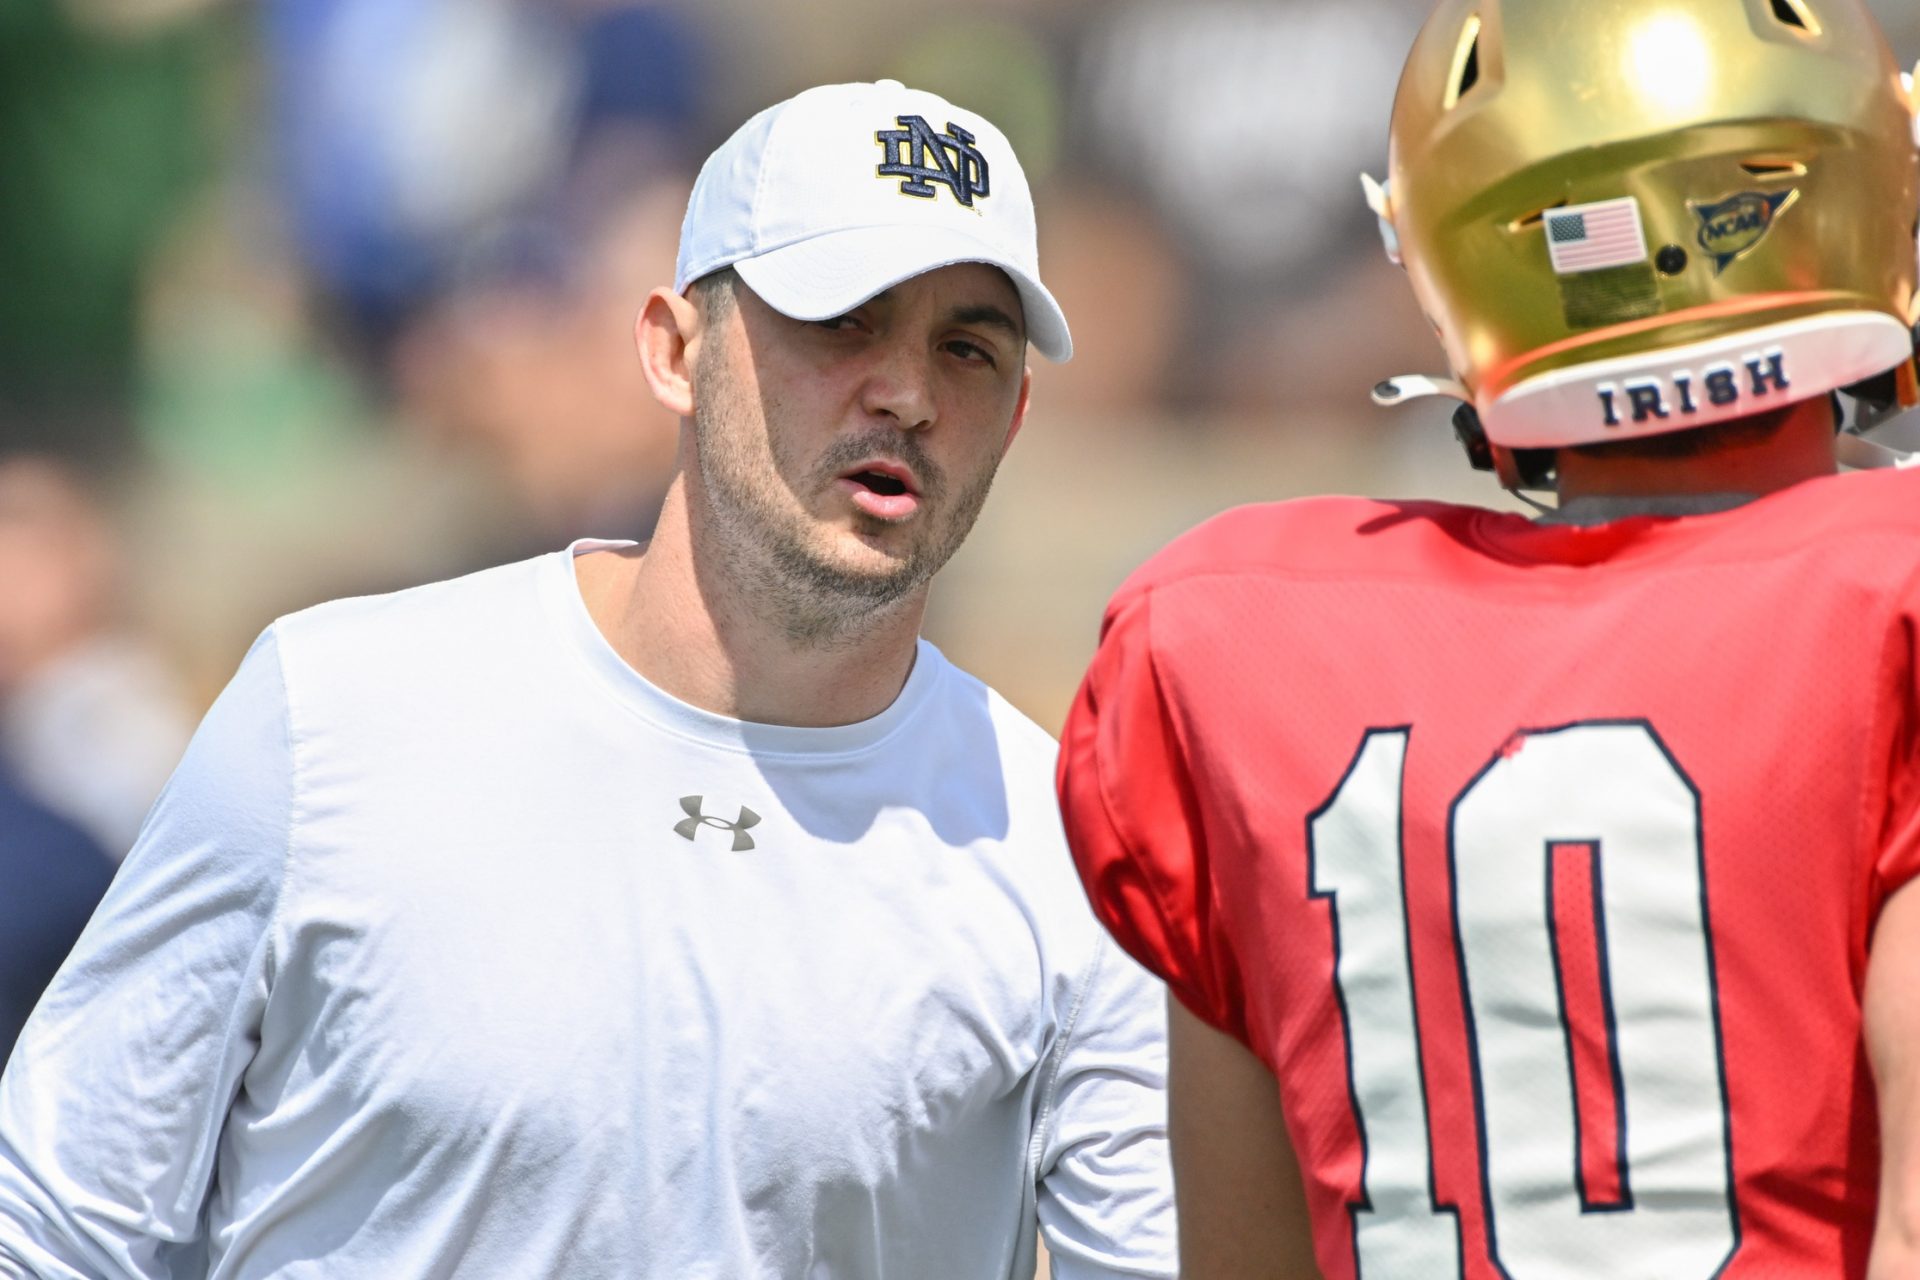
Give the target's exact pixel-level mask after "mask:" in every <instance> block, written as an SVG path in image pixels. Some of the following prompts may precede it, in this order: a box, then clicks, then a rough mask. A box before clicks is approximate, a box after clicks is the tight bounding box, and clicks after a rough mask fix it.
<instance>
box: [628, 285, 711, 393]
mask: <svg viewBox="0 0 1920 1280" xmlns="http://www.w3.org/2000/svg"><path fill="white" fill-rule="evenodd" d="M700 337H701V316H700V309H699V308H698V307H696V306H695V305H694V304H693V300H692V299H690V298H683V297H681V296H680V295H679V294H677V293H675V292H674V291H673V290H671V289H668V288H666V287H664V286H662V287H661V288H658V289H655V290H654V291H653V292H652V293H650V294H648V295H647V300H646V302H645V303H644V304H643V305H642V306H641V308H640V316H639V318H638V319H637V320H635V321H634V323H633V345H634V347H635V349H636V350H638V351H639V353H640V370H641V372H642V373H644V374H645V375H646V378H647V386H648V387H649V388H651V389H652V391H653V398H654V399H655V400H658V401H659V402H660V403H661V404H662V405H663V406H665V407H666V409H667V410H668V412H670V413H672V414H674V415H675V416H677V417H681V418H691V417H692V416H693V355H694V352H695V349H696V348H697V347H698V346H699V343H700Z"/></svg>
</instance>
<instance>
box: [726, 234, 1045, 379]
mask: <svg viewBox="0 0 1920 1280" xmlns="http://www.w3.org/2000/svg"><path fill="white" fill-rule="evenodd" d="M962 262H984V263H986V264H988V265H989V266H995V267H998V268H1000V269H1001V270H1002V271H1004V272H1006V273H1007V278H1008V279H1009V280H1011V281H1013V287H1014V288H1015V289H1016V290H1018V291H1019V293H1020V305H1021V308H1022V310H1023V311H1024V312H1025V313H1026V315H1025V319H1026V326H1027V341H1028V342H1030V343H1032V344H1033V347H1034V349H1035V350H1036V351H1038V352H1039V353H1040V354H1041V355H1043V356H1045V357H1046V358H1047V359H1049V360H1052V361H1053V362H1055V363H1056V364H1060V363H1064V362H1066V361H1067V360H1070V359H1072V358H1073V335H1072V334H1071V333H1070V332H1068V330H1067V317H1066V316H1065V314H1063V313H1062V312H1061V310H1060V304H1059V303H1057V302H1055V301H1054V300H1053V295H1052V294H1051V293H1048V292H1047V290H1046V287H1045V286H1044V285H1042V284H1041V283H1040V282H1039V281H1038V280H1037V279H1035V278H1034V277H1032V276H1030V275H1028V274H1027V273H1026V272H1025V271H1023V270H1022V269H1021V268H1019V267H1017V266H1015V265H1014V264H1013V263H1011V262H1008V261H1007V259H1006V257H1005V255H1003V254H1000V253H997V252H996V251H995V250H994V249H993V248H992V247H991V246H989V245H988V244H986V243H985V242H983V241H980V240H976V239H974V238H973V237H971V236H968V235H966V234H964V233H962V232H959V231H955V230H953V229H951V228H946V227H853V228H849V229H848V230H845V231H834V232H829V233H828V234H826V235H820V236H814V237H813V238H812V239H809V240H802V241H799V242H798V243H796V244H790V245H786V246H784V247H782V248H779V249H773V250H770V251H768V252H766V253H763V254H760V255H759V256H757V257H753V258H743V259H741V260H740V261H738V262H735V263H734V264H733V267H734V270H736V271H738V272H739V273H740V278H741V279H742V280H745V281H746V282H747V287H748V288H750V289H752V290H753V291H754V293H756V294H758V295H759V296H760V300H761V301H763V302H765V303H766V304H767V305H768V306H770V307H772V308H773V309H774V310H775V311H778V312H780V313H781V314H782V315H787V316H791V317H793V318H794V319H795V320H825V319H827V318H829V317H831V316H839V315H845V314H846V313H847V312H849V311H851V310H853V309H854V308H855V307H857V306H859V305H860V304H861V303H863V302H865V301H867V299H869V298H871V297H873V296H874V295H875V294H878V293H884V292H886V291H887V290H888V289H891V288H893V287H894V286H895V285H897V284H899V283H900V282H901V281H903V280H911V279H912V278H913V277H915V276H918V275H924V274H925V273H927V272H929V271H935V270H938V269H939V268H941V267H951V266H954V265H957V264H959V263H962Z"/></svg>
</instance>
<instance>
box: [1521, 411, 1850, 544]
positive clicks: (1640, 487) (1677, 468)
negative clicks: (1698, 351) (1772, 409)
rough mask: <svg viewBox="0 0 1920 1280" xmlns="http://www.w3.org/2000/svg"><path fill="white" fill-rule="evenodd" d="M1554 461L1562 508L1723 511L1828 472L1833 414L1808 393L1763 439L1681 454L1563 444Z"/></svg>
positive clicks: (1674, 512) (1831, 466)
mask: <svg viewBox="0 0 1920 1280" xmlns="http://www.w3.org/2000/svg"><path fill="white" fill-rule="evenodd" d="M1557 465H1558V470H1559V492H1560V506H1561V509H1562V510H1563V511H1569V512H1571V511H1577V510H1580V509H1582V508H1585V509H1590V510H1609V509H1617V510H1619V511H1622V512H1627V511H1630V510H1637V511H1639V512H1641V513H1643V514H1671V515H1690V514H1695V513H1697V512H1700V511H1711V510H1724V509H1726V508H1727V507H1730V506H1737V505H1739V504H1740V503H1741V502H1746V501H1751V500H1753V499H1754V498H1759V497H1764V496H1766V495H1767V494H1770V493H1777V492H1778V491H1780V490H1781V489H1785V488H1788V487H1790V486H1792V485H1796V484H1799V483H1800V482H1801V481H1803V480H1811V479H1814V478H1816V477H1818V476H1824V475H1832V474H1833V473H1834V471H1835V470H1836V469H1837V466H1836V464H1835V462H1834V456H1833V414H1832V410H1831V409H1830V408H1829V407H1828V404H1827V402H1826V401H1825V400H1824V399H1820V400H1809V401H1805V402H1803V403H1802V404H1800V405H1798V406H1796V407H1795V408H1794V410H1793V411H1792V412H1791V413H1790V414H1789V415H1788V416H1787V418H1786V420H1785V421H1784V422H1782V423H1781V424H1780V427H1779V429H1778V430H1777V431H1775V432H1773V433H1772V434H1771V435H1768V436H1766V437H1765V438H1763V439H1759V440H1735V441H1729V442H1726V443H1723V444H1720V445H1716V446H1713V447H1710V448H1707V449H1703V450H1702V451H1701V452H1700V453H1698V454H1696V455H1692V456H1685V457H1650V456H1638V455H1632V454H1628V455H1625V456H1594V455H1592V454H1589V453H1583V452H1580V451H1576V450H1563V451H1562V452H1561V454H1560V456H1559V458H1558V460H1557Z"/></svg>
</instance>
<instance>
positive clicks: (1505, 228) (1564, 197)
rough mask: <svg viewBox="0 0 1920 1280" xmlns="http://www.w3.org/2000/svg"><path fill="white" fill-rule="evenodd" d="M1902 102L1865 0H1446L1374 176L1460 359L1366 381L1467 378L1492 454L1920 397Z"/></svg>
mask: <svg viewBox="0 0 1920 1280" xmlns="http://www.w3.org/2000/svg"><path fill="white" fill-rule="evenodd" d="M1917 115H1920V92H1917V91H1916V89H1915V87H1914V85H1913V80H1912V77H1903V76H1902V75H1901V74H1900V70H1899V68H1898V67H1897V66H1896V65H1895V63H1894V59H1893V55H1892V52H1891V50H1890V49H1889V48H1888V46H1887V43H1886V39H1885V37H1884V36H1883V35H1882V33H1881V32H1880V29H1879V27H1878V26H1877V24H1876V23H1875V22H1874V19H1873V17H1872V15H1871V14H1870V13H1869V12H1868V10H1867V8H1866V5H1865V4H1864V3H1863V0H1579V2H1574V0H1441V3H1440V4H1439V5H1438V7H1437V8H1436V9H1435V11H1434V13H1433V15H1432V17H1431V18H1430V19H1429V20H1428V22H1427V24H1426V26H1425V28H1424V29H1423V30H1422V31H1421V33H1420V36H1419V38H1418V40H1417V41H1416V42H1415V44H1414V47H1413V52H1412V55H1411V56H1410V58H1409V60H1408V62H1407V68H1406V72H1405V75H1404V76H1403V78H1402V80H1401V83H1400V90H1399V95H1398V98H1397V99H1396V101H1395V104H1394V110H1393V124H1392V135H1391V151H1390V160H1389V167H1390V178H1389V181H1388V182H1387V183H1386V184H1384V185H1383V184H1379V183H1375V182H1373V181H1372V180H1371V179H1368V180H1367V188H1368V195H1369V199H1370V202H1371V203H1372V204H1373V206H1374V209H1375V212H1376V213H1378V214H1379V216H1380V219H1381V223H1382V231H1383V233H1384V234H1385V235H1386V237H1387V242H1388V249H1389V252H1390V253H1392V254H1394V256H1395V257H1396V259H1397V260H1399V261H1402V262H1403V264H1404V265H1405V267H1406V269H1407V272H1408V275H1409V276H1410V277H1411V279H1412V282H1413V288H1414V293H1415V294H1416V295H1417V296H1418V298H1419V300H1420V305H1421V306H1422V308H1423V309H1424V310H1425V311H1426V313H1427V315H1428V317H1429V318H1430V319H1431V320H1432V321H1433V324H1434V327H1435V328H1436V329H1437V330H1438V331H1439V334H1440V340H1441V343H1442V345H1443V346H1444V347H1445V348H1446V352H1447V357H1448V360H1449V362H1450V363H1451V364H1452V366H1453V369H1454V374H1455V377H1456V378H1457V381H1449V380H1436V379H1425V378H1407V379H1396V380H1394V381H1392V382H1389V383H1384V384H1382V386H1381V387H1380V388H1378V389H1377V390H1376V393H1375V398H1376V399H1377V400H1379V401H1380V402H1382V403H1391V402H1393V401H1395V400H1400V399H1404V398H1407V397H1409V396H1412V395H1417V394H1431V393H1440V394H1451V395H1455V396H1457V397H1459V398H1460V399H1463V400H1465V401H1467V402H1468V403H1469V404H1470V405H1471V406H1472V407H1473V410H1474V412H1475V414H1477V417H1478V426H1479V429H1481V430H1483V431H1484V437H1485V444H1486V445H1490V446H1491V448H1490V449H1485V448H1484V447H1483V454H1485V455H1487V456H1486V457H1485V458H1483V461H1491V460H1496V459H1497V460H1498V461H1499V462H1500V463H1501V464H1502V465H1501V467H1500V470H1501V471H1502V474H1503V478H1509V479H1510V478H1511V476H1512V474H1513V463H1512V454H1513V452H1514V451H1518V450H1536V449H1555V448H1560V447H1563V446H1569V445H1580V444H1591V443H1596V442H1600V441H1607V440H1618V439H1625V438H1630V437H1634V436H1642V435H1652V434H1656V433H1660V432H1667V431H1678V430H1683V429H1685V428H1689V427H1695V426H1705V425H1708V424H1710V423H1714V422H1720V421H1726V420H1729V419H1732V418H1738V417H1744V416H1748V415H1751V414H1754V413H1758V412H1761V411H1763V410H1765V409H1768V408H1772V407H1774V406H1776V405H1780V404H1785V403H1789V402H1792V401H1795V400H1801V399H1806V398H1809V397H1812V396H1819V395H1826V394H1830V393H1832V392H1834V391H1836V390H1840V389H1843V388H1858V389H1859V392H1860V393H1861V394H1864V395H1866V396H1867V397H1868V398H1869V399H1871V400H1875V401H1877V402H1878V403H1879V404H1880V405H1881V406H1882V407H1888V406H1892V405H1894V404H1896V403H1897V404H1899V405H1903V406H1906V407H1912V406H1913V405H1915V404H1916V403H1920V370H1916V365H1915V336H1914V335H1915V326H1916V325H1920V301H1917V300H1916V278H1915V277H1916V260H1917V255H1916V236H1917V235H1920V152H1917V151H1916V146H1917V144H1920V123H1917V122H1916V116H1917ZM1472 416H1473V415H1467V417H1466V423H1465V427H1466V431H1464V432H1463V434H1471V432H1472V430H1473V429H1474V423H1473V422H1472ZM1470 447H1471V442H1470Z"/></svg>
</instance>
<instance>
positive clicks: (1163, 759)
mask: <svg viewBox="0 0 1920 1280" xmlns="http://www.w3.org/2000/svg"><path fill="white" fill-rule="evenodd" d="M1151 599H1152V597H1151V594H1150V593H1147V592H1141V593H1140V594H1138V595H1135V596H1132V597H1131V598H1130V599H1128V600H1127V601H1126V602H1124V603H1116V604H1115V606H1114V608H1113V609H1112V610H1110V611H1109V613H1108V616H1107V623H1106V626H1105V628H1104V630H1103V632H1102V635H1101V640H1100V648H1099V651H1098V652H1097V653H1095V654H1094V658H1093V665H1092V667H1091V669H1089V670H1088V672H1087V678H1086V681H1085V682H1084V683H1083V684H1082V685H1081V686H1080V694H1079V696H1078V697H1077V698H1076V699H1075V700H1074V704H1073V709H1072V710H1071V711H1070V712H1069V713H1068V715H1067V724H1066V729H1065V732H1064V733H1063V734H1062V736H1061V744H1060V773H1059V786H1060V809H1061V814H1062V816H1063V818H1064V820H1065V822H1066V828H1067V842H1068V844H1069V845H1070V846H1072V849H1073V858H1074V862H1075V864H1076V865H1077V866H1078V867H1079V870H1080V879H1081V880H1082V881H1083V882H1084V883H1085V885H1086V888H1087V896H1088V897H1089V898H1090V899H1091V900H1092V902H1093V909H1094V912H1095V913H1096V914H1097V915H1098V916H1099V917H1100V919H1101V921H1102V922H1103V923H1104V924H1105V925H1106V926H1107V929H1108V930H1109V931H1110V932H1111V933H1112V934H1113V936H1114V939H1115V940H1116V941H1117V942H1119V944H1120V945H1121V946H1122V947H1124V948H1125V949H1126V950H1127V952H1128V953H1129V954H1131V955H1132V956H1133V957H1134V958H1135V959H1136V960H1138V961H1139V962H1140V963H1141V964H1143V965H1145V966H1146V967H1147V968H1148V969H1149V970H1151V971H1152V972H1154V973H1156V974H1158V975H1159V976H1160V977H1161V979H1163V980H1164V981H1165V982H1166V984H1167V986H1168V988H1169V989H1170V990H1171V991H1172V992H1173V993H1174V995H1176V996H1177V997H1179V999H1180V1002H1181V1003H1182V1004H1184V1005H1186V1006H1187V1008H1189V1009H1191V1010H1192V1011H1193V1012H1194V1014H1195V1015H1196V1016H1197V1017H1199V1018H1201V1019H1202V1020H1203V1021H1205V1022H1207V1023H1208V1024H1210V1025H1212V1026H1214V1027H1217V1028H1219V1029H1220V1030H1221V1031H1224V1032H1226V1033H1227V1034H1228V1035H1231V1036H1233V1037H1235V1038H1236V1039H1238V1040H1241V1041H1243V1042H1244V1041H1246V1039H1247V1028H1246V1013H1245V1002H1244V1001H1243V999H1242V988H1241V982H1240V972H1239V967H1238V965H1237V964H1236V963H1235V961H1234V958H1233V954H1232V951H1231V949H1230V947H1229V946H1228V944H1227V941H1226V939H1225V938H1224V936H1222V934H1221V933H1220V931H1219V924H1220V919H1219V912H1218V904H1217V901H1216V896H1215V888H1214V883H1213V875H1212V867H1211V857H1210V851H1209V849H1208V844H1207V834H1206V829H1205V825H1204V822H1203V819H1202V812H1201V805H1200V802H1199V798H1198V796H1197V794H1196V790H1195V787H1194V785H1193V779H1192V776H1191V774H1190V773H1189V771H1188V764H1187V758H1186V753H1185V751H1184V750H1183V749H1182V747H1181V743H1180V735H1179V730H1178V727H1177V724H1176V720H1175V717H1174V714H1173V709H1172V707H1171V706H1170V705H1169V703H1168V699H1167V697H1166V691H1165V689H1164V688H1163V686H1162V683H1161V679H1160V673H1159V671H1158V668H1157V666H1156V662H1155V657H1154V653H1153V646H1152V621H1151V614H1150V608H1151Z"/></svg>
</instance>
